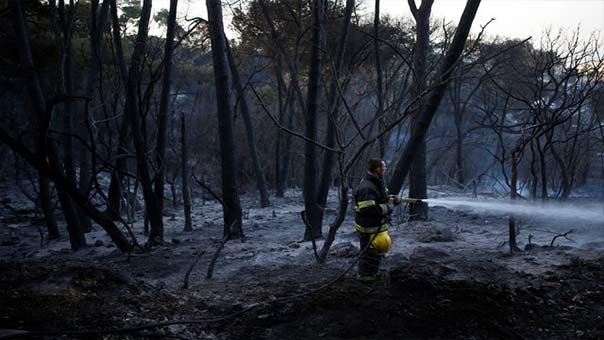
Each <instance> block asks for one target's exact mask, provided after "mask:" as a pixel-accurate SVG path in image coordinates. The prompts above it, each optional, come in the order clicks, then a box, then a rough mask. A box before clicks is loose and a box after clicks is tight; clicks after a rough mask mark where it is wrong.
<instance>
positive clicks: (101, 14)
mask: <svg viewBox="0 0 604 340" xmlns="http://www.w3.org/2000/svg"><path fill="white" fill-rule="evenodd" d="M98 3H99V2H98V0H93V1H91V2H90V58H91V62H90V70H89V72H88V78H87V79H86V97H88V102H87V105H88V107H87V109H86V110H85V116H84V117H83V119H82V120H81V123H82V125H81V126H80V130H81V131H82V133H81V135H82V138H83V139H84V140H85V141H87V142H88V141H91V142H94V136H91V135H89V132H88V131H89V129H88V126H89V124H90V117H94V115H95V110H96V104H97V100H96V91H95V89H96V85H97V82H98V79H99V74H100V72H101V63H102V54H103V44H102V37H103V31H104V28H105V24H106V22H107V15H108V12H109V0H104V1H103V4H102V5H101V8H100V9H99V8H98ZM97 12H98V13H97ZM91 159H92V155H91V152H90V150H89V149H88V148H87V147H86V146H85V145H83V144H82V143H80V177H79V183H78V187H79V188H80V192H81V193H82V195H84V196H86V197H88V196H89V194H90V184H91V181H92V172H93V171H94V169H91ZM80 222H81V223H82V228H83V229H84V231H85V232H89V231H91V230H92V224H91V221H90V217H89V216H88V215H87V214H84V213H81V214H80Z"/></svg>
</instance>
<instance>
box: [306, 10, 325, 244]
mask: <svg viewBox="0 0 604 340" xmlns="http://www.w3.org/2000/svg"><path fill="white" fill-rule="evenodd" d="M312 11H313V28H312V31H313V32H312V48H311V56H310V69H309V72H308V86H307V89H308V93H307V99H306V114H305V116H304V125H305V128H304V135H305V137H306V138H308V139H310V140H316V139H317V112H318V106H319V105H318V104H319V101H318V99H319V97H318V95H319V81H320V68H321V20H322V18H323V15H322V12H323V1H322V0H314V1H313V8H312ZM316 158H317V152H316V148H315V146H314V145H313V144H312V143H310V142H308V141H306V142H305V143H304V210H305V214H306V220H307V221H308V223H309V224H310V228H307V229H306V230H305V232H304V240H306V241H310V240H312V239H315V238H320V237H321V236H322V231H321V229H322V222H323V211H322V210H321V207H320V206H319V202H318V199H319V197H318V192H317V163H316ZM309 229H310V230H309Z"/></svg>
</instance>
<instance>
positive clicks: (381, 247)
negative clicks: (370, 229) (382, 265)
mask: <svg viewBox="0 0 604 340" xmlns="http://www.w3.org/2000/svg"><path fill="white" fill-rule="evenodd" d="M371 239H372V240H373V242H371V247H370V248H371V249H370V250H371V251H372V252H374V253H376V254H377V255H384V254H386V253H387V252H388V250H389V249H390V246H391V245H392V240H391V239H390V235H388V231H382V232H381V233H379V234H377V235H376V234H371Z"/></svg>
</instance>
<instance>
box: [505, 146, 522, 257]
mask: <svg viewBox="0 0 604 340" xmlns="http://www.w3.org/2000/svg"><path fill="white" fill-rule="evenodd" d="M517 186H518V150H513V151H512V157H511V188H510V189H511V191H510V199H511V200H512V201H515V200H516V196H517ZM508 240H509V241H508V243H509V246H510V254H512V253H514V252H517V251H520V249H519V248H518V244H517V243H516V219H515V218H514V216H510V217H509V223H508Z"/></svg>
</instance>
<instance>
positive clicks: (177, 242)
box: [172, 238, 180, 244]
mask: <svg viewBox="0 0 604 340" xmlns="http://www.w3.org/2000/svg"><path fill="white" fill-rule="evenodd" d="M172 243H174V244H179V243H180V240H179V239H177V238H173V239H172Z"/></svg>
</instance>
